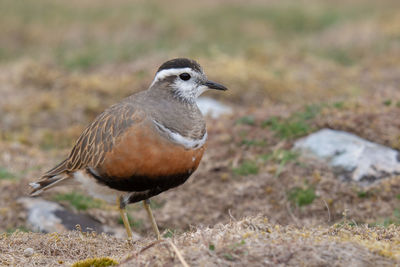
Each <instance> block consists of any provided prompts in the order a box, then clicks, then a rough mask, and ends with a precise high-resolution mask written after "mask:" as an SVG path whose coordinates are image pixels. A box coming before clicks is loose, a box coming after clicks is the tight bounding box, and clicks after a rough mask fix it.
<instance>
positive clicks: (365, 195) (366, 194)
mask: <svg viewBox="0 0 400 267" xmlns="http://www.w3.org/2000/svg"><path fill="white" fill-rule="evenodd" d="M357 196H358V197H359V198H368V197H370V193H369V192H368V191H358V192H357Z"/></svg>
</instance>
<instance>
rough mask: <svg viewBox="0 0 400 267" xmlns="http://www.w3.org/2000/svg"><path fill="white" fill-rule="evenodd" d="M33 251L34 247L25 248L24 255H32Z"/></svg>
mask: <svg viewBox="0 0 400 267" xmlns="http://www.w3.org/2000/svg"><path fill="white" fill-rule="evenodd" d="M33 253H34V250H33V248H26V249H25V250H24V256H25V257H31V256H32V255H33Z"/></svg>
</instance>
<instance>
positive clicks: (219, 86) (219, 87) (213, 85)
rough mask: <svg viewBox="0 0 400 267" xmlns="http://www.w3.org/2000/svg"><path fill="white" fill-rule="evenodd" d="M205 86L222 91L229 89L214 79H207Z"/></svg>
mask: <svg viewBox="0 0 400 267" xmlns="http://www.w3.org/2000/svg"><path fill="white" fill-rule="evenodd" d="M204 85H205V86H207V87H208V88H210V89H215V90H222V91H226V90H228V88H226V87H225V86H223V85H222V84H219V83H215V82H212V81H206V82H205V83H204Z"/></svg>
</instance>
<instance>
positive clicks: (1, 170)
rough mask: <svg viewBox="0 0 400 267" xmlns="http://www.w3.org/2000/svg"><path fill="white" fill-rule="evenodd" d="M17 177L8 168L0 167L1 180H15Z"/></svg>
mask: <svg viewBox="0 0 400 267" xmlns="http://www.w3.org/2000/svg"><path fill="white" fill-rule="evenodd" d="M14 178H15V175H14V174H13V173H11V172H9V171H8V170H7V169H6V168H4V167H1V166H0V180H6V179H14Z"/></svg>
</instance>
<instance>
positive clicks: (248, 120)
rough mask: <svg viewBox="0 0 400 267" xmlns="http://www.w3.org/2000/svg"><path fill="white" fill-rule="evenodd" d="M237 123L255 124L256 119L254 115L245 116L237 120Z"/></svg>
mask: <svg viewBox="0 0 400 267" xmlns="http://www.w3.org/2000/svg"><path fill="white" fill-rule="evenodd" d="M236 124H246V125H252V126H253V125H255V124H256V120H255V118H254V117H253V116H252V115H249V116H244V117H241V118H239V119H238V120H236Z"/></svg>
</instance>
